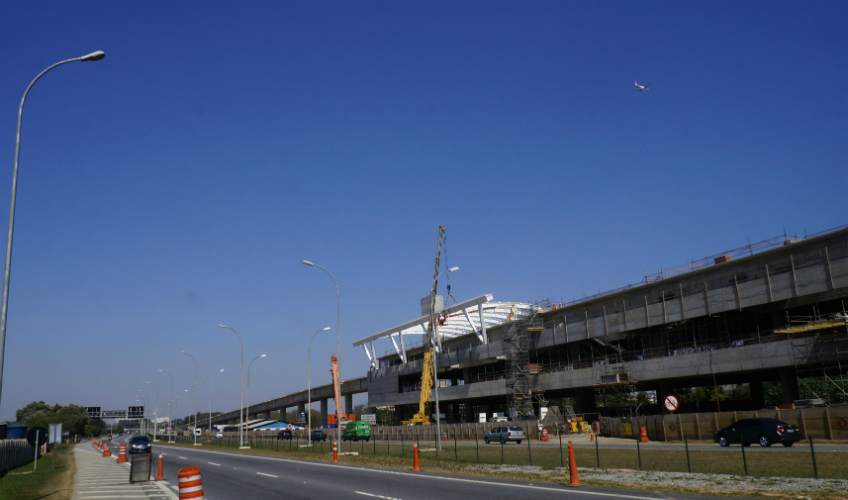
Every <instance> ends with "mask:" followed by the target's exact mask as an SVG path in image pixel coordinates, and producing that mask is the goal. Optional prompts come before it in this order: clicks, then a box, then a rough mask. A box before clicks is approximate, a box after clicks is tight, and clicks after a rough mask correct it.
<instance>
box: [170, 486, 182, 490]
mask: <svg viewBox="0 0 848 500" xmlns="http://www.w3.org/2000/svg"><path fill="white" fill-rule="evenodd" d="M171 489H172V490H174V491H180V489H179V488H177V487H176V486H171Z"/></svg>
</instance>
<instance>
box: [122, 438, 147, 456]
mask: <svg viewBox="0 0 848 500" xmlns="http://www.w3.org/2000/svg"><path fill="white" fill-rule="evenodd" d="M151 448H152V445H151V444H150V440H149V439H148V438H147V436H133V437H132V439H130V445H129V450H127V451H128V452H129V453H150V450H151Z"/></svg>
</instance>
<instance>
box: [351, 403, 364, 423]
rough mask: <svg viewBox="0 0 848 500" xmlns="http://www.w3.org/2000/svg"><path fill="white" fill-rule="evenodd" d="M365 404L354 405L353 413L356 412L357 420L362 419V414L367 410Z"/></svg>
mask: <svg viewBox="0 0 848 500" xmlns="http://www.w3.org/2000/svg"><path fill="white" fill-rule="evenodd" d="M365 408H366V406H365V405H356V406H354V407H353V413H355V414H356V419H357V420H362V414H363V413H364V412H365Z"/></svg>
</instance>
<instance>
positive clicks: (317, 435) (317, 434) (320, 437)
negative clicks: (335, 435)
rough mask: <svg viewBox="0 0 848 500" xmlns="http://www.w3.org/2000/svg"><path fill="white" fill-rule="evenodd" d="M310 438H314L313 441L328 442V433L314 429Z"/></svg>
mask: <svg viewBox="0 0 848 500" xmlns="http://www.w3.org/2000/svg"><path fill="white" fill-rule="evenodd" d="M310 439H312V442H313V443H314V442H315V441H324V442H325V443H326V442H327V434H325V433H324V431H312V434H311V436H310Z"/></svg>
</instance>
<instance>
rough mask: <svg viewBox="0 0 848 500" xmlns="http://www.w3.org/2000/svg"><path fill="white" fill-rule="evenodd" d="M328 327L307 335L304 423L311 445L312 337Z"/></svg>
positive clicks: (327, 328)
mask: <svg viewBox="0 0 848 500" xmlns="http://www.w3.org/2000/svg"><path fill="white" fill-rule="evenodd" d="M329 329H330V327H329V326H328V327H326V328H322V329H320V330H318V331H317V332H315V333H313V334H312V336H311V337H309V344H307V346H306V387H307V389H306V399H307V401H308V403H306V415H307V417H306V418H307V421H308V423H307V424H306V425H307V426H308V427H309V428H308V430H307V433H306V435H307V437H308V443H309V444H308V445H309V446H312V339H314V338H315V335H317V334H318V332H326V331H327V330H329Z"/></svg>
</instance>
